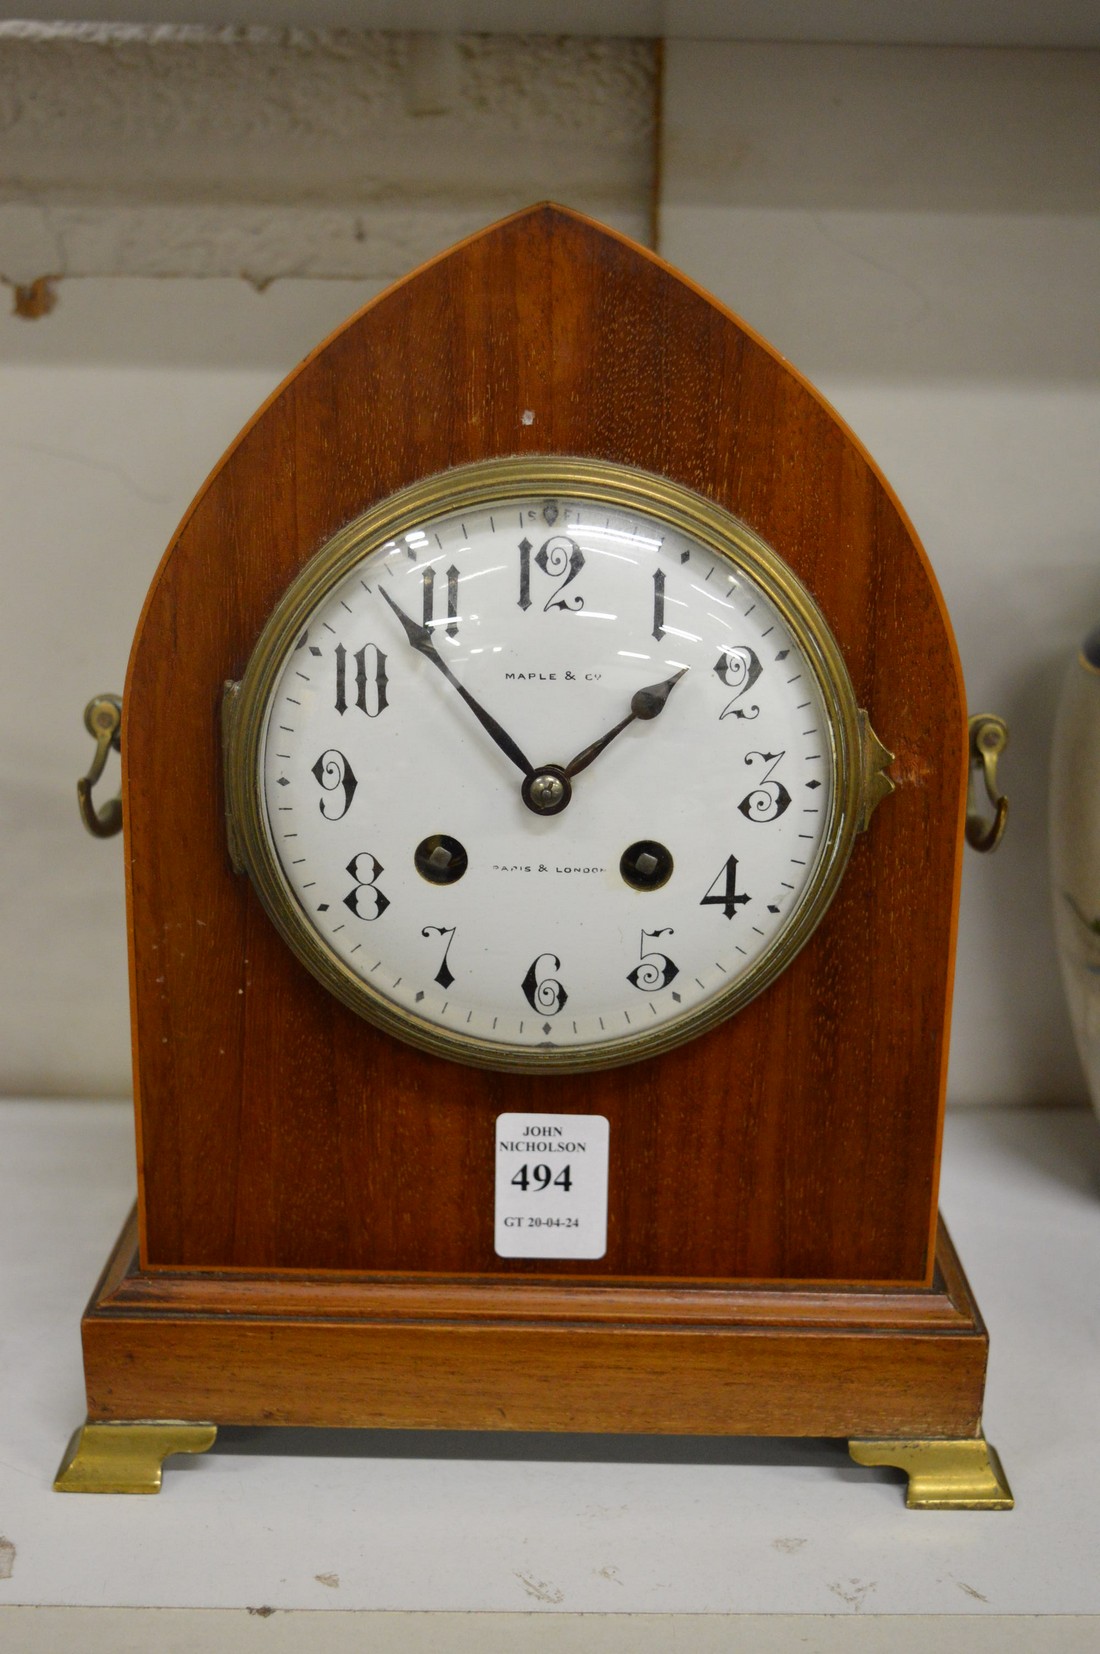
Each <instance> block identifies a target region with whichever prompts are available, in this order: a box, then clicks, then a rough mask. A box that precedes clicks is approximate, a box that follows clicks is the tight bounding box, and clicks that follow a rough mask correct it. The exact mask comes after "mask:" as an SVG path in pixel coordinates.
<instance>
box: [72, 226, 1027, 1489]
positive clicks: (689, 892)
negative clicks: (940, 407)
mask: <svg viewBox="0 0 1100 1654" xmlns="http://www.w3.org/2000/svg"><path fill="white" fill-rule="evenodd" d="M88 719H89V728H90V729H91V731H92V733H93V734H95V735H96V736H97V739H98V742H99V748H98V756H97V765H98V767H99V768H102V761H103V759H105V757H106V754H107V751H108V750H109V747H110V745H111V744H112V742H115V743H116V744H117V743H118V742H119V740H120V741H121V755H122V768H123V791H122V804H121V816H122V822H123V825H124V830H125V855H126V872H127V888H128V923H129V938H130V971H131V995H132V1016H133V1049H134V1070H135V1086H136V1096H135V1106H136V1115H137V1141H138V1161H139V1174H140V1176H139V1188H140V1195H139V1200H138V1205H137V1210H136V1212H135V1214H134V1216H133V1217H132V1219H131V1221H130V1222H129V1223H128V1224H127V1226H126V1228H125V1229H124V1231H123V1234H122V1236H121V1239H120V1240H119V1242H118V1245H117V1247H116V1249H115V1251H114V1253H113V1255H112V1257H111V1258H110V1260H109V1262H108V1264H107V1266H106V1269H105V1271H104V1274H103V1277H102V1279H101V1281H100V1283H99V1285H98V1286H97V1288H96V1290H95V1293H94V1295H93V1298H92V1301H91V1303H90V1304H89V1307H88V1310H87V1312H86V1314H85V1317H84V1320H83V1345H84V1366H85V1374H86V1381H87V1394H88V1422H87V1424H86V1425H85V1426H84V1427H83V1429H82V1431H80V1432H78V1433H77V1436H76V1437H74V1441H73V1444H72V1446H71V1448H70V1451H69V1453H68V1455H67V1456H66V1459H65V1461H64V1463H63V1466H62V1469H61V1471H60V1473H59V1478H58V1482H57V1485H58V1487H59V1488H61V1489H64V1490H70V1491H75V1490H84V1491H155V1489H156V1488H157V1487H159V1485H160V1477H161V1465H162V1462H163V1460H164V1458H165V1457H166V1456H167V1455H168V1454H170V1453H173V1452H198V1451H201V1450H203V1449H204V1448H206V1447H208V1446H210V1444H211V1443H212V1442H213V1440H214V1438H215V1434H216V1430H217V1427H218V1426H219V1425H221V1424H234V1425H249V1424H263V1425H271V1424H278V1423H285V1424H294V1425H328V1426H333V1425H344V1426H373V1427H380V1426H382V1427H385V1426H390V1427H395V1428H396V1427H403V1428H409V1427H413V1428H425V1427H437V1428H446V1429H462V1430H490V1429H493V1430H496V1429H511V1430H547V1429H556V1430H569V1431H594V1432H599V1431H632V1432H671V1433H699V1434H736V1435H746V1434H752V1435H813V1436H837V1437H842V1438H845V1439H846V1440H847V1441H848V1443H849V1445H850V1449H851V1452H852V1455H853V1456H854V1457H855V1458H856V1459H857V1460H858V1461H859V1462H860V1463H863V1464H890V1465H896V1466H899V1467H901V1468H903V1469H904V1470H906V1471H907V1472H908V1475H909V1502H910V1503H911V1504H917V1505H924V1506H931V1507H953V1508H965V1507H982V1506H984V1507H986V1508H1007V1507H1008V1506H1009V1505H1010V1504H1011V1496H1010V1494H1009V1492H1008V1488H1007V1485H1006V1484H1005V1482H1004V1479H1003V1476H1002V1474H1001V1472H1000V1467H999V1465H998V1463H997V1459H996V1455H995V1454H994V1452H993V1450H992V1449H991V1448H990V1447H989V1446H988V1445H987V1444H986V1442H985V1440H984V1438H983V1436H982V1434H981V1405H982V1395H983V1389H984V1381H985V1366H986V1353H987V1339H986V1334H985V1330H984V1328H983V1325H982V1322H981V1319H980V1317H979V1314H978V1311H977V1308H976V1306H975V1304H974V1301H973V1298H972V1297H971V1294H970V1292H969V1289H968V1287H967V1283H966V1280H965V1277H964V1275H963V1273H962V1270H961V1268H960V1265H959V1261H958V1258H957V1257H956V1255H955V1252H954V1251H953V1249H952V1246H951V1242H950V1240H949V1238H948V1236H947V1233H946V1231H945V1230H944V1228H943V1225H942V1223H940V1221H939V1220H938V1216H937V1182H938V1168H939V1155H940V1140H941V1129H942V1115H943V1101H944V1078H945V1066H946V1054H947V1032H948V1008H949V1000H950V993H951V976H952V965H953V952H954V936H955V922H956V911H957V902H958V884H959V860H960V849H961V837H962V829H963V820H964V811H965V794H966V771H967V736H966V717H965V713H964V703H963V691H962V682H961V677H960V671H959V665H958V660H957V656H956V652H955V648H954V645H953V642H952V637H951V632H950V628H949V625H948V621H947V618H946V615H945V613H944V609H943V604H942V601H941V598H940V595H939V592H938V590H937V587H936V584H935V581H934V578H933V576H932V574H931V571H930V569H929V566H928V563H927V561H926V559H925V556H924V553H923V551H922V550H921V547H920V545H919V544H918V542H917V540H916V537H915V535H914V533H913V530H912V528H911V527H910V525H909V523H908V522H907V520H906V518H905V516H904V514H903V512H902V511H901V509H900V507H899V505H898V503H897V501H896V500H895V498H894V496H893V494H892V493H891V491H890V489H889V487H888V486H887V484H886V483H885V482H884V480H883V478H882V477H881V476H880V475H879V473H878V471H877V470H876V469H875V467H874V465H873V464H872V462H871V461H870V460H869V458H868V456H867V455H866V454H865V452H864V451H863V449H862V448H861V447H860V445H859V444H858V442H857V441H856V440H855V439H854V438H853V436H852V435H851V433H850V432H849V431H848V430H847V429H846V428H845V426H844V425H843V424H842V423H841V421H840V420H839V419H838V418H837V417H836V415H835V414H834V413H833V412H832V410H831V409H830V408H829V407H828V406H827V405H826V404H825V403H824V401H823V400H822V399H821V397H820V396H819V395H818V394H817V393H816V392H815V391H814V390H813V389H812V387H811V386H809V385H808V384H807V383H806V381H805V380H803V379H802V378H800V377H799V375H798V374H797V373H796V372H794V371H793V370H792V369H791V368H790V367H789V366H788V365H787V364H786V363H785V362H784V361H783V360H782V359H781V358H780V357H779V356H778V355H777V354H776V353H775V352H774V351H773V350H772V349H770V348H769V346H768V345H767V344H766V343H764V341H763V340H761V339H760V338H759V337H757V336H756V335H755V334H754V333H752V332H751V330H750V329H748V328H747V327H746V326H745V325H744V324H743V323H742V322H740V321H738V320H737V319H736V318H735V317H733V316H731V315H730V314H729V313H728V312H727V311H725V310H724V309H722V307H721V306H719V305H718V304H716V303H715V302H714V301H713V300H712V299H710V298H709V297H708V296H707V295H706V294H704V293H702V292H700V291H699V290H698V289H697V288H695V287H694V286H693V285H692V284H691V283H690V282H688V281H687V280H685V279H684V278H683V277H682V276H680V275H678V274H677V273H676V272H674V271H673V270H671V269H669V268H668V267H667V266H666V265H665V264H663V263H662V262H661V261H660V260H659V259H657V258H655V257H653V256H652V255H651V254H649V253H648V252H646V251H644V250H643V249H641V248H640V247H637V246H635V245H633V244H632V243H631V242H629V241H627V240H625V239H624V238H623V237H621V236H619V235H616V234H613V233H611V232H610V231H608V230H605V229H603V228H600V227H599V226H597V225H595V224H593V223H591V222H589V221H587V220H585V219H583V218H581V217H579V216H577V215H576V214H574V213H572V212H569V211H566V210H563V209H561V208H558V207H553V206H540V207H536V208H533V209H531V210H530V211H526V212H522V213H519V214H517V215H516V216H514V217H512V218H509V219H507V220H505V221H504V222H503V223H501V224H498V225H496V226H494V227H493V228H491V229H489V230H486V231H485V232H484V233H482V234H480V235H477V236H474V237H473V238H471V239H470V240H468V241H466V242H464V243H462V244H461V245H460V246H458V247H456V248H455V249H454V250H452V251H451V252H449V253H447V254H445V255H444V256H443V257H441V258H438V259H435V260H434V261H433V262H431V263H429V264H427V265H425V266H424V267H423V268H422V269H420V270H418V271H417V272H415V273H414V274H413V275H412V276H410V277H408V278H407V279H406V280H404V281H401V282H399V283H397V284H396V285H395V286H393V287H391V288H390V289H389V290H388V291H387V292H385V293H383V294H382V295H381V297H379V298H377V299H376V300H374V301H373V302H372V303H371V304H369V305H367V307H366V308H365V309H364V310H362V311H361V312H360V313H359V314H358V315H356V316H354V317H353V318H352V319H351V320H350V321H349V322H348V323H347V324H346V325H345V326H343V327H342V328H340V329H338V330H337V332H336V333H334V334H333V335H332V336H331V337H330V338H329V339H328V340H326V341H325V342H324V343H323V344H322V345H321V346H320V347H319V348H318V349H317V350H316V351H315V352H314V353H313V355H311V356H310V357H309V358H308V359H307V360H306V361H305V362H304V363H303V364H302V365H301V366H300V367H299V368H298V369H297V370H296V371H295V372H294V373H292V374H291V375H290V377H289V378H288V379H287V380H286V381H285V383H284V384H283V385H282V386H281V388H280V389H279V390H278V391H277V392H276V393H275V394H274V395H273V396H272V397H271V399H270V400H269V401H268V402H267V403H266V404H265V405H264V407H263V408H261V409H260V411H259V412H258V413H257V414H256V416H255V418H254V419H253V420H252V422H251V423H250V424H249V425H248V426H247V428H246V429H245V431H244V432H243V433H242V435H241V436H240V437H239V439H238V440H237V441H236V442H235V443H234V444H233V446H232V448H231V449H230V451H229V453H228V454H227V455H226V457H225V459H224V460H223V461H222V462H221V464H220V465H219V466H218V468H217V469H216V470H215V472H214V474H213V476H212V477H211V478H210V479H209V481H208V482H207V483H206V485H205V486H204V488H203V489H202V491H201V492H200V493H199V495H198V497H197V498H196V500H195V502H194V504H193V506H192V507H191V509H190V511H189V512H188V514H187V516H186V517H185V519H184V522H183V525H182V527H181V528H180V530H179V532H178V534H177V536H176V538H175V540H174V541H173V543H172V545H171V546H170V547H169V549H168V551H167V553H166V555H165V557H164V560H163V562H162V563H161V566H160V569H159V571H158V573H157V576H156V579H155V580H154V583H153V587H152V590H151V591H150V593H149V597H148V600H147V602H146V604H145V608H144V611H143V613H142V616H141V620H140V623H139V626H138V631H137V637H136V640H135V643H134V648H133V654H132V657H131V661H130V669H129V675H128V678H127V683H126V688H125V694H124V696H123V698H122V702H121V705H120V703H119V702H118V701H117V700H115V699H113V698H110V697H104V698H101V699H100V700H99V701H98V702H96V703H93V705H92V707H91V708H90V709H89V713H88ZM120 724H121V728H120ZM82 802H83V804H84V806H85V809H86V812H87V814H88V816H89V818H90V821H91V823H92V824H93V826H95V827H98V829H99V830H100V831H104V832H106V831H108V830H110V828H111V827H112V826H113V825H115V824H116V820H115V818H116V817H117V814H118V812H117V811H115V812H114V816H112V815H111V813H110V812H109V811H108V812H103V813H99V814H97V812H96V811H95V807H94V806H93V805H91V803H90V788H89V787H88V786H87V785H86V786H85V787H84V798H83V800H82ZM550 1398H552V1402H551V1399H550Z"/></svg>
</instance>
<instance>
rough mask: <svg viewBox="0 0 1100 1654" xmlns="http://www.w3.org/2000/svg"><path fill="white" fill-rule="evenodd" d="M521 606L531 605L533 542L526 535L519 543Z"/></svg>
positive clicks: (528, 606)
mask: <svg viewBox="0 0 1100 1654" xmlns="http://www.w3.org/2000/svg"><path fill="white" fill-rule="evenodd" d="M519 606H520V608H521V609H524V610H527V609H529V608H530V607H531V542H530V540H529V539H528V538H527V536H526V535H524V537H523V539H522V540H521V541H520V543H519Z"/></svg>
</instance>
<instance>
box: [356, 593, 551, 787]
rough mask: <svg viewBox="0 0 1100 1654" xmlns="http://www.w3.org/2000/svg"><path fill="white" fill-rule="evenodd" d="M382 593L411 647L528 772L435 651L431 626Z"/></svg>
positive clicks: (527, 772) (523, 761) (507, 738)
mask: <svg viewBox="0 0 1100 1654" xmlns="http://www.w3.org/2000/svg"><path fill="white" fill-rule="evenodd" d="M382 596H383V597H384V598H385V599H386V602H387V603H388V604H389V606H390V608H391V609H392V610H393V612H394V614H395V615H396V616H397V618H398V620H399V621H400V622H401V624H402V626H403V627H404V629H405V636H406V637H407V638H408V640H409V642H410V643H411V644H412V646H413V648H414V649H416V650H417V651H418V652H419V653H420V654H422V655H424V656H425V657H426V659H428V660H430V661H431V663H432V665H433V666H437V667H438V668H439V670H440V671H441V672H442V674H443V676H444V677H445V678H446V680H447V682H448V683H449V684H451V685H452V686H453V687H454V688H455V689H457V691H458V693H459V694H460V695H461V697H462V699H463V700H464V701H465V702H466V705H467V706H468V707H469V708H470V711H471V712H472V713H473V715H474V717H475V718H476V719H477V721H478V723H479V724H480V725H481V727H482V729H484V730H485V731H486V733H487V734H488V735H490V736H491V737H492V739H493V740H494V741H495V742H496V744H497V746H498V747H499V748H500V750H501V752H503V753H504V754H505V756H506V757H508V758H510V759H511V760H512V763H513V764H515V766H516V768H517V769H519V770H521V771H522V772H523V774H524V776H528V775H530V774H531V765H530V763H529V762H528V760H527V758H526V756H525V755H524V753H523V752H522V751H521V750H520V748H519V747H518V746H517V745H516V743H515V742H514V741H513V740H512V737H511V736H510V735H509V734H508V731H507V730H506V729H502V728H501V726H500V724H498V723H497V721H496V719H495V718H494V717H493V715H492V713H490V712H486V710H485V708H484V707H483V706H482V705H481V703H480V702H479V701H476V700H475V699H474V697H473V696H472V695H471V694H470V691H469V690H468V689H467V688H466V687H465V685H464V684H462V683H460V682H459V680H458V678H456V677H455V675H454V673H453V672H452V671H451V669H450V667H449V666H448V665H447V662H446V661H445V660H444V659H443V656H442V655H441V654H440V653H439V650H438V649H437V648H436V646H435V644H434V643H433V642H432V634H431V629H430V628H429V627H427V626H422V625H421V624H420V623H419V621H416V620H413V619H412V618H411V617H410V616H409V615H407V614H406V613H405V611H404V609H402V608H400V607H399V605H398V604H396V603H395V602H394V600H393V598H392V597H391V596H390V594H389V592H387V591H386V590H384V589H383V591H382Z"/></svg>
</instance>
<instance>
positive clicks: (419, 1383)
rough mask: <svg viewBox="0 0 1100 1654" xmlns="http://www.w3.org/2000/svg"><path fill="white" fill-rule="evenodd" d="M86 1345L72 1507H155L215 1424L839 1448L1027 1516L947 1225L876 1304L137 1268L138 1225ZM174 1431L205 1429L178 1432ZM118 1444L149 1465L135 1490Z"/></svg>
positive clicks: (574, 1284)
mask: <svg viewBox="0 0 1100 1654" xmlns="http://www.w3.org/2000/svg"><path fill="white" fill-rule="evenodd" d="M82 1337H83V1344H84V1367H85V1377H86V1383H87V1392H88V1416H89V1423H88V1425H87V1426H85V1430H84V1432H83V1434H82V1436H81V1438H80V1443H79V1451H77V1452H76V1453H75V1456H74V1455H73V1454H72V1453H70V1457H69V1458H68V1459H67V1460H66V1463H65V1465H64V1466H63V1469H62V1472H61V1473H60V1474H59V1478H58V1483H57V1485H58V1486H59V1487H61V1488H62V1489H64V1490H66V1491H81V1490H87V1491H149V1492H155V1491H156V1488H157V1486H158V1485H159V1479H160V1461H161V1460H162V1459H163V1457H164V1456H165V1454H167V1453H169V1452H178V1451H202V1450H203V1448H205V1447H209V1446H210V1445H211V1443H212V1442H213V1440H214V1435H215V1431H216V1426H217V1425H219V1424H227V1425H228V1424H232V1425H264V1426H270V1425H275V1424H287V1425H306V1426H308V1425H316V1426H330V1427H331V1426H343V1427H349V1428H354V1427H359V1428H375V1429H377V1428H393V1429H441V1430H517V1431H518V1430H540V1431H545V1430H558V1431H562V1432H575V1433H584V1432H593V1433H614V1434H619V1433H638V1434H668V1435H730V1436H831V1437H841V1438H846V1439H848V1440H849V1441H850V1442H851V1444H852V1445H851V1451H852V1455H853V1457H854V1458H856V1459H857V1460H858V1462H860V1463H867V1464H892V1465H898V1466H900V1467H901V1468H904V1469H905V1470H906V1471H907V1472H908V1473H909V1476H910V1490H909V1500H908V1502H909V1504H910V1506H911V1507H914V1508H923V1509H933V1508H946V1509H960V1508H986V1509H990V1508H1001V1509H1004V1508H1008V1504H1006V1501H1008V1502H1009V1503H1010V1501H1011V1495H1010V1494H1009V1493H1008V1489H1007V1484H1005V1483H1004V1481H1003V1476H999V1475H998V1472H999V1465H998V1464H997V1461H996V1457H995V1455H994V1454H993V1453H992V1450H991V1449H987V1447H986V1444H985V1443H984V1441H983V1440H982V1438H981V1436H980V1428H981V1410H982V1398H983V1393H984V1388H985V1369H986V1357H987V1351H988V1339H987V1336H986V1332H985V1328H984V1326H983V1324H982V1321H981V1317H980V1315H979V1313H978V1309H977V1306H976V1304H975V1303H974V1299H973V1297H972V1295H971V1293H970V1289H969V1286H968V1285H967V1282H966V1277H965V1275H964V1274H963V1271H962V1268H961V1266H960V1264H959V1260H958V1257H957V1256H956V1254H955V1251H954V1248H953V1247H952V1245H951V1241H950V1239H949V1237H948V1235H947V1232H946V1230H945V1229H944V1227H943V1225H942V1224H941V1225H940V1230H939V1238H938V1245H937V1253H936V1272H935V1279H934V1281H933V1284H932V1286H931V1287H930V1288H928V1289H913V1288H906V1287H900V1288H890V1289H882V1288H876V1287H867V1286H852V1285H839V1286H836V1287H821V1286H810V1287H802V1286H776V1285H765V1286H743V1285H737V1284H727V1283H721V1282H717V1283H715V1282H683V1283H673V1284H670V1283H669V1282H667V1281H652V1282H650V1281H633V1282H615V1283H603V1282H599V1281H592V1280H585V1279H576V1278H573V1279H562V1278H560V1277H557V1278H546V1277H543V1278H541V1279H539V1280H532V1279H531V1278H530V1277H525V1276H518V1275H512V1276H494V1277H484V1276H482V1277H477V1276H471V1277H455V1276H437V1277H429V1276H424V1275H404V1276H402V1275H393V1274H390V1275H386V1276H369V1275H349V1274H338V1273H331V1274H316V1275H308V1274H302V1273H301V1272H286V1273H279V1272H278V1271H274V1270H271V1271H249V1272H243V1271H232V1272H229V1271H223V1272H213V1271H210V1272H205V1271H204V1272H200V1271H195V1270H179V1271H176V1270H163V1269H156V1270H143V1269H141V1267H140V1265H139V1262H138V1257H137V1226H136V1217H134V1218H131V1220H130V1222H129V1223H128V1224H127V1226H126V1228H125V1229H124V1230H123V1233H122V1235H121V1237H120V1239H119V1242H118V1244H117V1246H116V1247H115V1250H114V1252H113V1254H112V1256H111V1259H110V1260H109V1262H108V1264H107V1267H106V1269H105V1271H104V1274H103V1277H102V1279H101V1281H100V1283H99V1285H98V1287H97V1288H96V1291H95V1293H94V1294H93V1297H92V1300H91V1302H90V1304H89V1306H88V1309H87V1311H86V1313H85V1315H84V1319H83V1323H82ZM180 1419H183V1420H191V1421H200V1420H205V1421H210V1422H208V1423H201V1424H200V1423H198V1422H195V1423H192V1424H190V1425H182V1426H181V1425H178V1424H173V1423H164V1422H160V1421H173V1420H180ZM136 1421H141V1422H140V1423H139V1422H136ZM181 1429H182V1430H183V1431H184V1432H186V1431H187V1430H191V1431H193V1432H198V1434H194V1435H192V1436H191V1437H190V1439H189V1441H188V1438H186V1437H184V1438H180V1437H179V1436H173V1435H172V1434H171V1432H173V1431H177V1432H178V1431H180V1430H181ZM116 1431H117V1432H119V1434H117V1435H116V1434H115V1432H116ZM141 1431H144V1432H146V1437H145V1438H144V1440H143V1438H142V1437H141V1436H140V1435H139V1432H141ZM124 1440H128V1441H130V1442H131V1443H133V1444H134V1447H135V1449H136V1452H137V1456H138V1458H139V1459H144V1461H145V1462H146V1465H147V1468H146V1469H145V1470H141V1471H139V1472H137V1473H135V1474H133V1475H131V1476H130V1478H129V1483H128V1484H127V1485H126V1486H124V1485H123V1484H124V1483H126V1477H125V1476H123V1475H120V1476H119V1477H118V1478H117V1479H116V1480H114V1481H112V1479H111V1470H110V1468H109V1465H110V1463H111V1462H112V1461H111V1455H116V1456H117V1455H121V1454H123V1453H124V1452H125V1451H126V1449H125V1448H124V1446H123V1445H120V1444H122V1443H123V1442H124ZM166 1443H167V1445H165V1444H166ZM174 1443H176V1444H178V1445H173V1444H174ZM139 1444H140V1445H139ZM74 1445H75V1444H74ZM158 1455H159V1457H158ZM154 1461H155V1463H154ZM89 1463H91V1466H92V1468H91V1469H88V1470H85V1469H84V1468H82V1467H83V1466H86V1465H88V1464H89ZM148 1467H151V1468H148ZM139 1484H140V1485H139Z"/></svg>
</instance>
